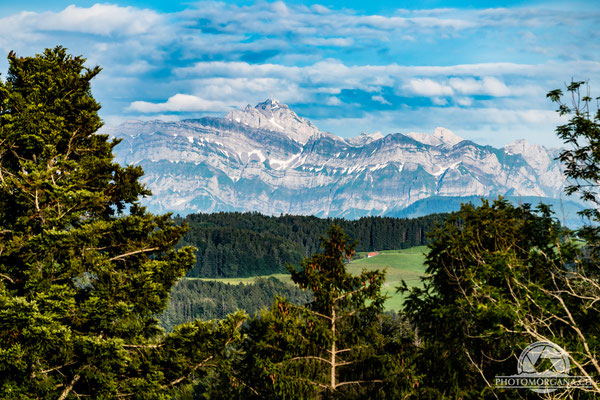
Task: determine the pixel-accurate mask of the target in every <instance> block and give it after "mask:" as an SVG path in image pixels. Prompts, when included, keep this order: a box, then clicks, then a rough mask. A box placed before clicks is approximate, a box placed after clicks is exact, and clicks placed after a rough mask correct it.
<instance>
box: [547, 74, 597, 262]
mask: <svg viewBox="0 0 600 400" xmlns="http://www.w3.org/2000/svg"><path fill="white" fill-rule="evenodd" d="M566 89H567V92H568V95H569V97H570V99H569V100H568V101H570V104H567V103H565V102H564V101H563V92H562V90H561V89H556V90H553V91H551V92H549V93H548V94H547V97H548V98H549V99H550V100H552V101H553V102H555V103H557V104H558V106H559V108H558V110H557V111H558V113H559V114H560V115H570V116H571V119H570V120H569V122H567V123H566V124H563V125H559V126H558V127H557V128H556V134H557V135H558V137H560V138H561V139H562V140H564V142H565V144H566V145H567V146H569V147H570V148H568V149H567V150H564V151H563V152H562V153H561V154H560V156H559V159H560V161H562V163H563V164H564V165H565V175H566V176H567V177H568V178H570V180H569V184H568V185H567V187H566V189H565V192H566V193H567V194H569V195H571V194H577V195H578V196H579V197H580V198H581V199H582V200H584V201H586V202H588V204H589V205H590V206H591V207H590V208H588V209H586V210H584V211H582V212H580V214H581V215H583V216H585V217H587V218H588V222H589V225H588V226H586V227H584V228H583V229H581V230H580V232H579V235H580V236H581V237H583V238H584V239H585V240H586V241H587V243H588V246H589V249H591V250H593V251H594V252H595V253H597V255H600V193H599V191H598V189H599V187H600V107H598V105H596V108H595V109H594V108H593V105H592V104H593V103H592V102H593V99H592V97H591V95H590V88H589V86H588V85H587V84H586V82H583V81H572V82H571V83H570V84H569V85H568V86H567V88H566ZM582 90H584V91H585V92H584V93H582ZM598 100H600V97H597V98H596V104H598V103H597V102H598ZM590 103H592V104H590Z"/></svg>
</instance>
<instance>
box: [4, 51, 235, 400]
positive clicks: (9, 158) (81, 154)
mask: <svg viewBox="0 0 600 400" xmlns="http://www.w3.org/2000/svg"><path fill="white" fill-rule="evenodd" d="M8 59H9V65H10V67H9V71H8V76H7V79H6V81H4V82H0V397H1V398H3V399H13V398H14V399H17V398H18V399H26V398H27V399H30V398H37V399H46V398H47V399H57V398H59V399H66V398H69V399H74V398H79V397H80V396H84V397H85V398H98V399H114V398H117V397H118V396H119V395H124V396H125V395H126V396H127V398H132V399H136V398H144V399H154V398H161V397H163V396H164V394H165V392H166V391H167V390H169V389H170V388H171V387H172V386H175V385H177V384H178V383H180V382H182V381H184V380H185V378H186V377H187V376H188V375H189V374H190V373H192V372H194V371H196V370H199V369H200V368H203V367H204V366H205V365H204V364H202V362H203V361H202V360H205V359H207V358H208V357H213V356H214V355H215V354H216V353H217V352H218V351H221V350H222V348H224V346H225V342H228V341H230V340H232V339H233V338H234V336H235V334H236V331H237V328H238V327H239V325H240V323H241V322H240V321H241V320H243V315H239V314H238V315H235V316H232V317H230V318H229V319H228V320H226V321H224V322H222V323H199V322H195V323H191V324H187V325H184V326H181V327H179V328H177V329H176V330H175V331H174V332H173V333H171V334H169V335H168V336H164V335H163V334H162V332H161V329H160V327H159V325H158V320H157V319H156V318H155V315H156V314H157V313H160V312H161V311H162V310H163V309H164V308H165V306H166V304H167V300H168V294H169V290H170V288H171V286H172V285H173V284H174V283H175V282H176V280H177V279H178V278H179V277H181V276H182V275H183V274H184V273H185V271H186V270H187V269H189V268H190V267H191V266H192V264H193V262H194V256H193V249H192V248H189V247H183V248H180V249H179V250H175V249H174V246H175V244H176V243H177V242H178V241H179V240H180V239H181V237H182V235H183V233H184V232H185V230H186V227H185V226H181V225H176V224H174V222H173V221H172V220H171V219H170V217H169V216H168V215H166V216H155V215H152V214H149V213H147V212H145V210H144V208H143V207H140V205H139V203H138V197H140V196H146V195H149V194H150V192H149V191H148V190H147V189H145V188H144V187H143V186H142V185H141V184H140V183H139V182H138V178H139V177H140V176H141V175H142V170H141V169H140V168H139V167H121V166H119V165H118V164H117V163H115V162H113V156H112V149H113V148H114V146H115V145H116V144H117V141H114V140H113V141H109V140H108V137H107V135H99V134H96V133H95V132H96V131H97V129H98V128H99V127H100V126H101V121H100V118H99V117H98V114H97V112H98V110H99V108H100V106H99V104H98V103H97V102H96V101H95V100H94V98H93V97H92V95H91V92H90V81H91V79H92V78H94V77H95V76H96V75H97V74H98V73H99V71H100V69H99V68H98V67H95V68H91V69H90V68H86V67H84V62H85V59H83V58H81V57H72V56H70V55H68V54H67V53H66V50H65V49H64V48H61V47H57V48H55V49H53V50H46V51H45V52H44V53H43V54H41V55H37V56H35V57H27V58H19V57H17V56H15V55H14V54H13V53H11V54H10V55H9V57H8ZM126 209H127V210H128V211H129V212H128V213H127V214H124V213H123V211H124V210H126ZM181 346H185V347H183V348H182V347H181Z"/></svg>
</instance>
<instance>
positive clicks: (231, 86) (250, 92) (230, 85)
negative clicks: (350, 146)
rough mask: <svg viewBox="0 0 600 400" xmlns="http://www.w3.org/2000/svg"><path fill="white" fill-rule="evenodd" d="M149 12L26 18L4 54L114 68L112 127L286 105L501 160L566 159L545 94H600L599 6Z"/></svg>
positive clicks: (62, 10)
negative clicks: (448, 142)
mask: <svg viewBox="0 0 600 400" xmlns="http://www.w3.org/2000/svg"><path fill="white" fill-rule="evenodd" d="M33 3H36V2H33ZM139 3H140V2H139V1H138V2H133V1H130V2H129V4H131V5H116V4H109V3H106V4H86V3H79V4H83V5H67V4H61V2H57V3H55V4H53V6H52V7H54V8H50V6H43V5H39V4H38V5H37V6H34V5H35V4H34V5H32V6H31V8H30V9H27V6H22V8H23V9H22V10H14V6H13V9H10V10H8V9H7V10H4V12H3V15H4V17H2V18H0V50H1V51H2V52H3V53H5V54H6V53H8V51H10V50H15V51H16V52H17V53H18V54H19V55H32V54H34V53H39V52H41V51H42V50H43V48H44V47H52V46H54V45H57V44H61V45H64V46H65V47H67V48H69V50H70V51H71V52H73V53H75V54H83V55H84V56H85V57H87V58H88V60H89V64H90V65H95V64H98V65H101V66H102V67H103V68H104V71H103V72H102V74H101V75H100V77H99V78H97V80H96V82H95V84H94V92H95V94H96V96H97V97H98V99H99V100H100V101H101V103H102V105H103V110H102V116H103V118H104V119H105V121H107V122H108V123H118V122H121V121H123V120H127V119H157V118H160V119H167V120H175V119H180V118H193V117H199V116H204V115H224V114H225V113H226V112H228V111H230V110H231V109H234V108H241V107H243V106H245V105H246V104H247V103H251V104H253V105H254V104H256V103H257V102H259V101H261V100H263V99H265V98H277V99H279V100H281V101H282V102H285V103H287V104H289V105H290V106H292V107H293V108H294V109H295V110H297V111H298V113H299V114H300V115H302V116H304V117H306V118H309V119H310V120H312V121H314V122H315V123H316V124H317V126H319V128H321V129H323V130H328V131H331V132H333V133H335V134H337V135H340V136H345V137H350V136H356V135H357V134H358V133H360V132H361V131H382V132H384V133H390V132H399V131H401V132H409V131H422V132H428V131H431V130H432V129H433V128H434V127H436V126H446V127H448V128H451V129H452V130H453V131H455V132H456V133H457V134H459V135H461V136H462V137H465V138H468V139H472V140H475V141H478V142H480V143H486V144H491V145H496V146H501V145H504V144H505V143H507V142H509V141H512V140H514V139H517V138H525V139H527V140H529V141H531V142H534V143H541V144H544V145H558V144H560V142H559V141H558V139H556V138H555V137H554V133H553V132H554V127H555V126H556V124H557V123H558V122H559V119H558V116H557V114H556V113H555V112H554V110H553V106H552V105H551V104H550V103H549V102H548V101H547V100H546V98H545V93H546V92H547V91H549V90H551V89H554V88H557V87H560V86H561V85H562V84H563V83H564V82H565V81H566V80H569V79H570V78H571V77H574V78H576V79H590V82H591V84H592V89H594V88H600V51H599V50H600V40H598V39H600V38H599V36H600V34H599V33H598V31H597V29H595V28H594V27H595V26H597V24H598V23H600V9H598V8H597V7H596V8H595V9H594V8H593V6H589V5H587V6H584V8H582V7H581V6H580V5H577V4H572V5H570V6H559V5H554V6H553V5H552V4H550V5H539V3H533V2H520V4H519V6H512V7H507V8H485V9H474V8H464V7H452V8H434V9H420V10H419V9H417V10H404V9H393V8H392V7H388V8H387V9H386V10H385V11H377V10H365V9H364V7H358V6H354V7H353V3H351V2H350V3H347V5H346V6H345V7H326V6H324V5H320V4H313V5H311V6H305V5H298V4H295V3H293V2H288V3H284V2H264V1H259V2H254V3H249V2H244V4H246V5H239V4H236V3H239V2H214V1H209V2H200V3H193V4H190V5H184V4H183V3H178V4H179V7H177V11H173V10H172V9H170V10H166V9H163V8H161V6H160V5H158V4H156V5H151V3H146V4H145V5H143V6H140V5H139ZM434 3H435V4H437V5H439V3H440V2H434ZM455 3H456V2H455ZM121 4H128V2H127V1H125V2H124V3H121ZM450 5H455V4H450ZM3 7H6V6H1V5H0V10H2V9H3ZM44 7H48V8H44ZM565 7H569V8H565ZM585 7H587V8H585ZM590 7H592V8H591V9H590ZM0 67H1V70H2V71H6V68H7V64H6V61H5V59H4V58H3V59H2V61H1V62H0ZM596 92H598V94H600V90H597V91H596ZM598 94H597V95H598Z"/></svg>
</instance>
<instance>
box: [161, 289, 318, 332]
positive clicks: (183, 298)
mask: <svg viewBox="0 0 600 400" xmlns="http://www.w3.org/2000/svg"><path fill="white" fill-rule="evenodd" d="M275 295H279V296H282V297H285V298H286V299H287V300H288V301H289V302H291V303H293V304H298V305H304V304H306V303H308V302H309V301H311V300H312V297H311V296H312V293H309V292H306V291H304V290H301V289H299V288H298V287H297V286H292V285H289V284H286V283H283V282H282V281H280V280H279V279H275V278H258V279H257V280H256V281H255V282H254V283H249V284H243V283H240V284H237V285H231V284H227V283H222V282H217V281H203V280H199V279H181V280H180V281H179V282H178V283H177V284H176V285H175V286H174V287H173V288H172V289H171V295H170V301H169V306H168V308H167V309H166V310H165V311H164V312H163V314H162V315H161V316H160V320H161V324H162V326H163V327H164V328H165V329H167V330H171V329H172V328H173V327H174V326H177V325H179V324H182V323H184V322H190V321H193V320H195V319H202V320H209V319H215V318H217V319H222V318H225V317H226V316H227V314H231V313H233V312H235V311H237V310H239V309H243V310H245V311H246V312H247V313H248V314H250V315H254V314H255V313H256V312H258V311H259V310H260V309H261V308H265V307H267V308H268V307H269V306H270V305H271V304H273V299H274V298H275Z"/></svg>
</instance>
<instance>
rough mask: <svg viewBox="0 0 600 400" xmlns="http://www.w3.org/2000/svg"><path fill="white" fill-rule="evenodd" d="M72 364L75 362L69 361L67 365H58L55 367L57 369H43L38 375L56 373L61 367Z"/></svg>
mask: <svg viewBox="0 0 600 400" xmlns="http://www.w3.org/2000/svg"><path fill="white" fill-rule="evenodd" d="M73 364H75V361H71V362H68V363H66V364H63V365H59V366H57V367H52V368H49V369H43V370H41V371H40V373H42V374H47V373H49V372H52V371H56V370H58V369H61V368H63V367H66V366H69V365H73Z"/></svg>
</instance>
